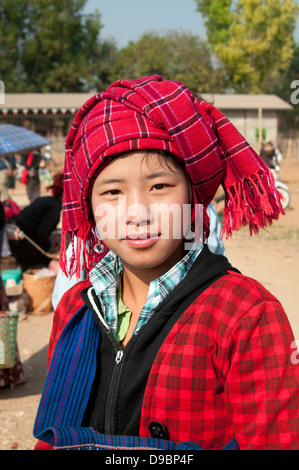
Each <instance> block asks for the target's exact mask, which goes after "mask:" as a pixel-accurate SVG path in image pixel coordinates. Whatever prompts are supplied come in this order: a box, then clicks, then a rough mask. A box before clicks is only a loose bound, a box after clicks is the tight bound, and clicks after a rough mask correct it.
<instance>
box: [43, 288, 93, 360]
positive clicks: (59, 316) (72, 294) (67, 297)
mask: <svg viewBox="0 0 299 470" xmlns="http://www.w3.org/2000/svg"><path fill="white" fill-rule="evenodd" d="M88 285H90V281H89V280H84V281H80V282H78V284H75V285H74V286H73V287H71V288H70V289H69V290H68V291H67V292H65V294H64V295H63V296H62V298H61V300H60V302H59V304H58V305H57V308H56V310H55V312H54V317H53V324H52V331H51V336H50V341H49V348H48V366H49V364H50V361H51V357H52V354H53V351H54V348H55V345H56V343H57V340H58V338H59V336H60V333H61V332H62V330H63V328H64V327H65V325H66V324H67V322H68V321H69V320H70V318H71V317H72V316H73V315H74V313H76V312H77V310H78V309H79V308H80V307H81V306H82V305H83V303H84V302H83V300H82V298H81V296H80V293H81V291H82V290H83V289H84V288H86V287H87V286H88Z"/></svg>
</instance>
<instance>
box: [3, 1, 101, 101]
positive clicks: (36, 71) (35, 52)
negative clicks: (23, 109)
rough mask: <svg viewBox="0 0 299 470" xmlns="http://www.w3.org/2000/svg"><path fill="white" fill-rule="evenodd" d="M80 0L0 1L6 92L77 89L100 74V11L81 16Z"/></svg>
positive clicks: (82, 2) (85, 86) (93, 80)
mask: <svg viewBox="0 0 299 470" xmlns="http://www.w3.org/2000/svg"><path fill="white" fill-rule="evenodd" d="M85 3H86V0H52V1H51V2H49V1H48V0H15V2H13V3H12V2H11V1H10V0H1V1H0V78H1V80H2V81H4V83H5V87H6V91H7V92H22V91H26V92H54V91H55V92H65V91H69V92H70V91H73V92H75V91H82V90H84V89H85V88H90V87H91V86H92V85H93V84H94V82H95V81H96V80H98V79H99V78H100V66H99V64H100V58H101V53H102V45H101V44H100V42H99V33H100V30H101V28H102V25H101V21H100V14H99V13H97V12H96V13H93V14H91V15H84V14H83V13H82V11H83V7H84V5H85ZM96 77H99V78H96Z"/></svg>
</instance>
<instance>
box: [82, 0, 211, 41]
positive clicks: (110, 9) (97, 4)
mask: <svg viewBox="0 0 299 470" xmlns="http://www.w3.org/2000/svg"><path fill="white" fill-rule="evenodd" d="M195 7H196V3H195V2H194V1H193V0H150V1H146V0H88V1H87V3H86V7H85V10H86V11H87V12H92V11H93V10H94V9H98V10H99V12H100V13H101V15H102V24H103V26H104V27H103V29H102V31H101V36H102V38H103V39H108V38H109V37H113V38H114V39H115V40H116V41H117V44H118V46H120V47H123V46H126V45H127V43H128V42H129V41H130V40H131V41H135V40H138V39H139V38H140V37H141V36H142V34H143V33H145V32H149V31H155V32H161V33H165V32H167V31H169V30H177V31H186V32H188V33H193V34H196V35H198V36H200V37H204V26H203V21H202V18H201V15H200V13H199V12H196V11H195Z"/></svg>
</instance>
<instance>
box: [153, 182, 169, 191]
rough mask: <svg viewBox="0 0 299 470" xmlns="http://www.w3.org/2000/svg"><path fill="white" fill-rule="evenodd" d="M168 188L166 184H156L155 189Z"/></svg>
mask: <svg viewBox="0 0 299 470" xmlns="http://www.w3.org/2000/svg"><path fill="white" fill-rule="evenodd" d="M168 186H169V185H168V184H165V183H158V184H154V186H153V189H154V190H161V189H164V188H167V187H168Z"/></svg>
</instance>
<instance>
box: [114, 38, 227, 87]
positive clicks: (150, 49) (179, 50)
mask: <svg viewBox="0 0 299 470" xmlns="http://www.w3.org/2000/svg"><path fill="white" fill-rule="evenodd" d="M117 62H118V70H117V73H118V74H119V75H120V76H126V77H130V78H137V77H140V76H146V75H151V74H159V75H162V76H163V77H164V78H165V79H172V80H178V81H183V82H184V83H185V84H186V85H187V86H188V87H189V88H190V89H191V90H193V91H195V92H212V91H214V92H217V91H218V92H220V91H223V90H224V81H223V73H222V70H221V69H219V68H217V67H216V66H215V64H214V63H213V60H212V52H211V50H210V48H209V46H208V45H207V43H206V42H205V41H203V40H201V39H200V38H199V37H198V36H194V35H191V34H188V33H184V32H182V33H178V32H175V31H170V32H168V33H166V34H165V35H163V36H161V35H159V34H158V33H154V32H151V33H146V34H144V35H143V36H142V37H141V38H140V40H138V41H137V42H132V43H130V44H129V45H128V46H127V47H125V48H123V49H122V50H121V51H120V52H119V54H118V59H117Z"/></svg>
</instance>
